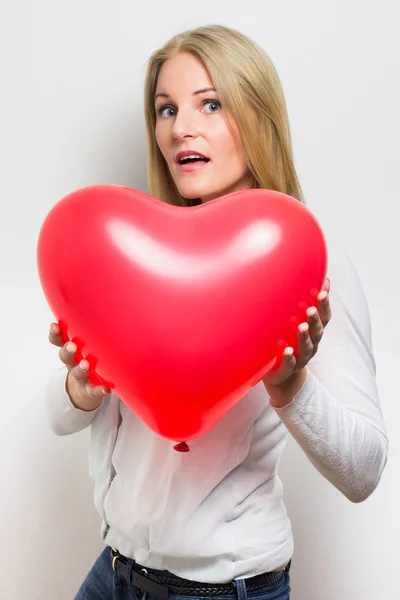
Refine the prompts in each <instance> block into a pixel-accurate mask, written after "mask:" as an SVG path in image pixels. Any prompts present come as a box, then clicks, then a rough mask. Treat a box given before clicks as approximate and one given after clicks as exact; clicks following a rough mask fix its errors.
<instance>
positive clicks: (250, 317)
mask: <svg viewBox="0 0 400 600" xmlns="http://www.w3.org/2000/svg"><path fill="white" fill-rule="evenodd" d="M326 261H327V256H326V245H325V239H324V236H323V234H322V232H321V229H320V227H319V225H318V223H317V222H316V220H315V218H314V217H313V216H312V214H311V213H310V211H309V210H308V209H307V208H306V207H305V206H304V205H303V204H301V203H300V202H298V201H297V200H295V199H293V198H291V197H290V196H287V195H285V194H281V193H279V192H273V191H268V190H249V191H243V192H235V193H233V194H229V195H227V196H224V197H221V198H219V199H217V200H213V201H211V202H208V203H207V204H204V205H200V206H195V207H191V208H184V207H178V206H171V205H169V204H166V203H163V202H160V201H158V200H155V199H154V198H151V197H150V196H147V195H146V194H143V193H141V192H138V191H136V190H133V189H129V188H125V187H120V186H112V185H100V186H92V187H87V188H84V189H81V190H78V191H76V192H73V193H72V194H69V195H68V196H66V197H65V198H64V199H62V200H61V201H60V202H58V203H57V204H56V205H55V206H54V207H53V209H52V210H51V211H50V213H49V214H48V216H47V217H46V219H45V221H44V223H43V226H42V229H41V232H40V236H39V242H38V268H39V275H40V279H41V283H42V286H43V290H44V293H45V296H46V298H47V301H48V303H49V305H50V307H51V309H52V311H53V313H54V315H55V316H56V318H57V320H58V321H59V323H60V324H61V325H62V327H63V335H64V339H65V340H67V339H72V340H74V341H76V342H77V343H78V347H79V350H80V356H84V357H86V358H87V359H88V360H89V362H90V364H91V367H92V369H93V371H92V374H91V377H92V381H93V382H96V381H97V380H96V373H97V376H98V377H100V378H101V380H103V381H106V382H108V383H109V384H110V385H113V386H114V387H115V391H116V393H117V394H118V395H119V397H120V398H121V399H122V400H123V401H124V402H125V403H126V404H127V405H129V406H130V407H131V408H132V409H133V410H134V411H135V412H136V413H137V414H138V415H139V416H140V417H141V418H142V419H143V420H144V421H145V422H146V423H147V425H148V426H149V427H150V428H152V429H153V430H154V431H155V432H157V433H159V434H160V435H162V436H164V437H167V438H169V439H172V440H177V441H181V440H190V439H193V438H195V437H197V436H199V435H201V434H203V433H205V432H206V431H207V430H209V429H210V428H211V427H212V426H213V425H214V424H215V423H216V422H217V421H218V420H219V419H220V418H221V417H222V415H223V414H225V413H226V412H227V411H228V410H229V409H230V408H231V407H232V406H233V404H234V403H236V402H237V401H238V400H239V399H240V398H241V397H243V395H244V394H245V393H246V392H247V391H248V390H249V389H250V388H251V387H252V386H253V385H255V383H257V382H258V381H259V380H260V379H261V378H262V376H263V375H264V374H265V373H266V372H267V371H268V369H270V368H271V365H272V364H273V362H274V360H275V358H276V356H277V353H279V351H280V349H282V347H283V346H284V345H285V344H290V345H295V339H296V329H297V325H298V323H299V322H301V320H303V319H304V316H305V310H306V309H307V307H309V306H312V305H314V306H315V303H316V296H317V294H318V292H319V291H320V289H321V287H322V284H323V281H324V277H325V273H326Z"/></svg>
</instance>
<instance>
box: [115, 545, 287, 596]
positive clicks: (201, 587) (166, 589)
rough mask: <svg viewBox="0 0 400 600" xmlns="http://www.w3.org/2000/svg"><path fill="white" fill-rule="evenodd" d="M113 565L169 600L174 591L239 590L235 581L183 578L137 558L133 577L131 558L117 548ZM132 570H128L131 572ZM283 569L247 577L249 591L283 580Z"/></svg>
mask: <svg viewBox="0 0 400 600" xmlns="http://www.w3.org/2000/svg"><path fill="white" fill-rule="evenodd" d="M111 556H112V568H113V569H114V571H115V572H116V573H118V574H119V575H122V576H123V577H125V578H126V579H130V582H131V583H132V585H134V586H135V587H137V588H139V589H141V590H143V591H144V592H147V593H148V594H151V595H152V596H156V597H157V598H160V600H167V598H168V596H169V595H170V594H174V595H176V596H230V595H233V594H235V593H236V587H235V583H234V582H233V581H232V582H231V583H200V582H198V581H190V580H189V579H182V578H181V577H177V576H176V575H173V574H172V573H168V572H163V573H162V574H161V573H157V575H156V574H155V573H152V572H151V570H148V569H146V568H145V567H142V566H141V565H139V564H138V563H136V562H135V561H133V567H132V571H131V574H130V577H129V569H127V567H128V566H129V565H128V563H129V561H128V559H127V558H126V557H125V556H121V555H120V554H118V551H117V550H115V549H114V548H113V549H112V550H111ZM127 571H128V572H127ZM283 572H284V571H283V569H282V570H280V571H270V572H269V573H262V574H261V575H255V577H250V578H248V579H246V580H245V581H246V589H247V591H248V592H255V591H257V590H260V589H262V588H263V587H266V586H268V585H272V584H274V583H276V582H277V581H279V579H280V578H281V577H282V574H283Z"/></svg>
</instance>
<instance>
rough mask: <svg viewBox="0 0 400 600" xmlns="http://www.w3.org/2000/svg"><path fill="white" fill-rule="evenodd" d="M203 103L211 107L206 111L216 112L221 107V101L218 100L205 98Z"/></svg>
mask: <svg viewBox="0 0 400 600" xmlns="http://www.w3.org/2000/svg"><path fill="white" fill-rule="evenodd" d="M203 104H204V106H207V107H209V109H210V110H206V112H210V113H215V112H218V111H219V110H220V109H221V103H220V102H219V101H218V100H204V102H203Z"/></svg>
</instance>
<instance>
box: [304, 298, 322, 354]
mask: <svg viewBox="0 0 400 600" xmlns="http://www.w3.org/2000/svg"><path fill="white" fill-rule="evenodd" d="M306 314H307V323H308V326H309V336H310V339H311V342H312V344H313V346H318V344H319V342H320V341H321V339H322V336H323V335H324V326H323V324H322V321H321V318H320V316H319V312H318V310H317V309H316V308H315V306H311V307H310V308H308V309H307V312H306Z"/></svg>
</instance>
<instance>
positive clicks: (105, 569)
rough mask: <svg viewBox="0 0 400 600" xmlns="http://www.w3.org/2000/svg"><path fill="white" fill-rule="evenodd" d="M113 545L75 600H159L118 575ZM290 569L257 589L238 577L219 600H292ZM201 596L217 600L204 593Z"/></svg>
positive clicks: (178, 599)
mask: <svg viewBox="0 0 400 600" xmlns="http://www.w3.org/2000/svg"><path fill="white" fill-rule="evenodd" d="M111 560H112V559H111V548H109V547H106V548H105V549H104V551H103V552H102V553H101V554H100V556H99V558H98V559H97V561H96V562H95V564H94V566H93V568H92V569H91V571H90V572H89V574H88V576H87V577H86V579H85V581H84V582H83V583H82V585H81V587H80V589H79V591H78V594H77V595H76V596H75V600H158V599H157V598H156V597H155V596H151V595H150V594H145V593H144V592H143V591H142V590H139V589H138V588H136V587H134V586H133V585H132V584H131V583H130V582H129V581H127V580H126V579H125V578H124V577H123V576H122V575H117V573H115V572H114V571H113V569H112V565H111ZM289 582H290V577H289V569H287V571H285V572H284V573H283V575H282V577H281V578H280V579H279V581H277V582H276V583H274V584H273V585H269V586H266V587H264V588H262V589H260V590H257V591H256V592H249V593H248V592H247V591H246V584H245V581H244V580H243V579H242V580H240V579H239V580H237V583H236V591H234V592H232V595H231V596H222V597H221V596H218V600H290V584H289ZM169 600H196V597H195V596H176V595H173V594H171V595H170V596H169ZM202 600H214V597H211V596H210V597H209V598H208V597H204V596H202Z"/></svg>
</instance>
